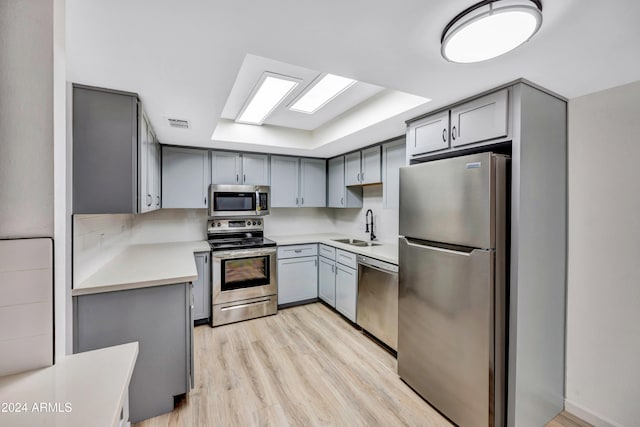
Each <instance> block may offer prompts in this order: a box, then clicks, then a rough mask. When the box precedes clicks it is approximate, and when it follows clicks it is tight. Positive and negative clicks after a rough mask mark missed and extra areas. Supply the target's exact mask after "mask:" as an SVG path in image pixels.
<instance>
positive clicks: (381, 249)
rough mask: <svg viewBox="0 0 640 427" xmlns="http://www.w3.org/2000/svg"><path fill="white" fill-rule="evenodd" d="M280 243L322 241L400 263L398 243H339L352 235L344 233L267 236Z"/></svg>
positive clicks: (281, 244)
mask: <svg viewBox="0 0 640 427" xmlns="http://www.w3.org/2000/svg"><path fill="white" fill-rule="evenodd" d="M267 237H268V238H269V239H271V240H273V241H274V242H276V243H277V244H278V246H284V245H302V244H308V243H322V244H324V245H329V246H333V247H334V248H338V249H343V250H345V251H348V252H352V253H355V254H358V255H364V256H369V257H371V258H375V259H378V260H380V261H385V262H389V263H391V264H396V265H398V244H397V243H387V242H377V241H376V242H375V243H379V244H380V245H379V246H366V247H358V246H352V245H348V244H346V243H339V242H336V241H334V239H348V238H353V237H352V236H346V235H344V234H334V233H319V234H298V235H291V236H267Z"/></svg>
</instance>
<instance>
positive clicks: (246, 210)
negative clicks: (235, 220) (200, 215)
mask: <svg viewBox="0 0 640 427" xmlns="http://www.w3.org/2000/svg"><path fill="white" fill-rule="evenodd" d="M268 214H269V187H268V186H266V185H218V184H211V185H210V186H209V217H224V216H263V215H268Z"/></svg>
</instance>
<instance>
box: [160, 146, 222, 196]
mask: <svg viewBox="0 0 640 427" xmlns="http://www.w3.org/2000/svg"><path fill="white" fill-rule="evenodd" d="M210 176H211V175H210V172H209V152H208V151H207V150H198V149H193V148H179V147H163V148H162V207H163V208H206V207H207V201H208V200H207V198H208V194H207V192H208V188H209V182H210Z"/></svg>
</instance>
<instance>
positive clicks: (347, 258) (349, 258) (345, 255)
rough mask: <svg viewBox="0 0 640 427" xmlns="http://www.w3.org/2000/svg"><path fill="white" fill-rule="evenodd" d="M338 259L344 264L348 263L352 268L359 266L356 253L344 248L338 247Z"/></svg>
mask: <svg viewBox="0 0 640 427" xmlns="http://www.w3.org/2000/svg"><path fill="white" fill-rule="evenodd" d="M336 261H337V262H339V263H340V264H342V265H346V266H347V267H351V268H358V259H357V256H356V254H354V253H351V252H347V251H343V250H342V249H336Z"/></svg>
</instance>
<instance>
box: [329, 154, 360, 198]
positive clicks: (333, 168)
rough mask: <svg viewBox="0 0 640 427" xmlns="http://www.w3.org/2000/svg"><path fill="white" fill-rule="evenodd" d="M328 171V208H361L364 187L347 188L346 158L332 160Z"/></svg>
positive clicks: (340, 157)
mask: <svg viewBox="0 0 640 427" xmlns="http://www.w3.org/2000/svg"><path fill="white" fill-rule="evenodd" d="M359 156H360V153H358V159H359ZM328 171H329V172H328V173H329V177H328V178H327V182H328V191H327V193H328V207H330V208H361V207H362V187H347V184H346V183H345V156H339V157H334V158H333V159H330V160H329V166H328Z"/></svg>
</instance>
